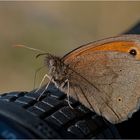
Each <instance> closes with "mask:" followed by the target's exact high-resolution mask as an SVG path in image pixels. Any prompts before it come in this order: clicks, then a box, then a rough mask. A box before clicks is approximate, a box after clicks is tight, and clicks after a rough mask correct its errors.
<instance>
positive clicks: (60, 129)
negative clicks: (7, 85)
mask: <svg viewBox="0 0 140 140" xmlns="http://www.w3.org/2000/svg"><path fill="white" fill-rule="evenodd" d="M43 89H44V88H42V89H41V90H39V91H38V92H35V90H34V91H31V92H11V93H5V94H3V95H2V96H0V107H1V104H4V103H8V106H9V107H6V106H7V105H5V108H4V109H3V111H1V110H0V113H2V114H4V115H7V116H8V115H9V114H11V115H10V116H9V117H11V116H12V119H14V118H15V119H14V120H15V121H18V123H20V124H21V125H23V126H24V127H25V128H28V129H30V130H31V132H33V133H35V134H36V135H38V136H39V137H40V138H120V136H119V134H118V131H117V129H116V128H115V126H114V125H112V124H110V123H109V122H107V121H106V120H103V119H102V118H101V117H99V116H98V115H97V114H95V113H94V112H91V111H90V110H88V109H87V108H86V107H85V106H83V105H82V104H80V103H79V102H77V101H75V100H74V99H72V98H70V102H71V105H72V106H73V108H74V109H72V108H70V107H69V106H68V103H67V98H66V95H65V94H64V93H62V92H61V91H59V90H58V89H57V88H55V87H54V85H53V84H52V85H50V86H49V88H48V89H47V91H46V92H45V94H43V96H42V97H41V99H40V101H37V100H36V99H37V98H38V96H39V95H40V93H41V92H42V91H43ZM13 106H14V107H13ZM12 108H14V109H12ZM5 112H6V113H5ZM13 112H14V113H13ZM16 112H17V113H16ZM21 112H24V113H21ZM15 114H16V115H15ZM26 120H27V121H26ZM29 122H30V124H29ZM37 122H38V123H37ZM39 123H40V124H39ZM34 124H35V125H34Z"/></svg>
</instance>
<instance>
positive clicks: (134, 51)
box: [129, 49, 137, 56]
mask: <svg viewBox="0 0 140 140" xmlns="http://www.w3.org/2000/svg"><path fill="white" fill-rule="evenodd" d="M129 53H130V54H131V55H133V56H135V55H137V51H136V50H135V49H131V50H130V51H129Z"/></svg>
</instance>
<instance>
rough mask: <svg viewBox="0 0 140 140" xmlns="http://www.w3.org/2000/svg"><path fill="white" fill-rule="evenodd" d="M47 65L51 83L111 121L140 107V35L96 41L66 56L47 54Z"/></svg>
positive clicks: (122, 118)
mask: <svg viewBox="0 0 140 140" xmlns="http://www.w3.org/2000/svg"><path fill="white" fill-rule="evenodd" d="M40 55H42V54H39V55H38V56H40ZM38 56H37V57H38ZM45 64H46V65H47V66H48V68H49V70H50V73H49V74H50V77H51V78H50V80H51V82H53V83H54V84H55V85H56V86H57V87H58V88H59V89H60V90H62V91H64V92H65V93H67V94H69V95H70V96H72V97H73V98H74V99H76V100H79V101H80V102H81V103H82V104H83V105H85V106H86V107H88V108H89V109H90V110H92V111H95V112H96V113H97V114H98V115H101V116H103V117H105V118H106V119H107V120H108V121H109V122H111V123H120V122H122V121H124V120H127V119H128V118H130V117H131V116H132V114H133V113H134V112H136V111H137V110H138V109H139V106H140V36H139V35H121V36H117V37H112V38H108V39H104V40H100V41H95V42H93V43H89V44H87V45H84V46H81V47H79V48H77V49H75V50H73V51H71V52H70V53H68V54H66V55H65V56H64V57H62V58H59V57H56V56H53V55H51V54H46V57H45Z"/></svg>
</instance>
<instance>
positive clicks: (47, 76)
mask: <svg viewBox="0 0 140 140" xmlns="http://www.w3.org/2000/svg"><path fill="white" fill-rule="evenodd" d="M45 78H48V79H49V80H50V81H49V82H48V84H47V86H46V87H45V89H44V90H43V91H42V92H41V94H40V95H39V97H38V98H37V101H39V100H40V97H41V96H42V95H43V94H44V92H45V91H46V90H47V88H48V86H49V84H50V83H51V81H52V77H50V76H49V75H48V74H45V75H44V77H43V79H42V80H41V83H40V85H39V88H38V89H37V90H36V91H35V92H38V91H39V90H40V88H41V86H42V83H43V81H44V80H45Z"/></svg>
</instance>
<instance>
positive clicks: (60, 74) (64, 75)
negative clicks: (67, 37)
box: [45, 55, 68, 86]
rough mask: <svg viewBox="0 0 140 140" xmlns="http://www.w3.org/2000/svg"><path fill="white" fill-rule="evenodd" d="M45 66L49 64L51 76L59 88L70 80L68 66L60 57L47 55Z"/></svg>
mask: <svg viewBox="0 0 140 140" xmlns="http://www.w3.org/2000/svg"><path fill="white" fill-rule="evenodd" d="M45 64H47V67H48V68H49V74H50V76H51V77H52V80H53V81H54V82H55V84H57V86H61V85H62V84H63V83H64V82H65V81H66V80H67V79H68V66H67V65H65V64H64V62H63V61H62V60H61V58H60V57H56V56H53V55H47V56H46V58H45Z"/></svg>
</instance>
